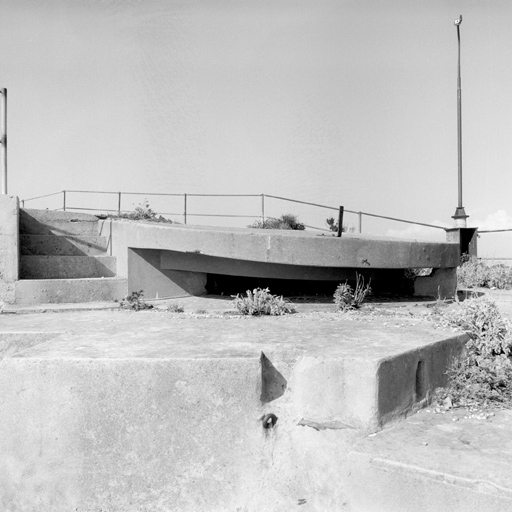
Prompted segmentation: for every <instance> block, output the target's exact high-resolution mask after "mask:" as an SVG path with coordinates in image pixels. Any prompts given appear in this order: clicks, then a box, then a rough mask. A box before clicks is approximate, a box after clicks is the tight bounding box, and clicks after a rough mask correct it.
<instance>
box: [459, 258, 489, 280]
mask: <svg viewBox="0 0 512 512" xmlns="http://www.w3.org/2000/svg"><path fill="white" fill-rule="evenodd" d="M488 271H489V268H488V267H487V266H486V265H485V264H484V263H482V262H481V261H480V260H479V259H478V258H477V257H476V256H471V257H469V258H463V259H462V261H461V264H460V266H459V267H458V268H457V282H458V284H459V285H460V286H464V287H467V288H477V287H480V286H485V285H486V284H487V276H488Z"/></svg>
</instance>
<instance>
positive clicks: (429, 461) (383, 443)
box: [343, 411, 512, 512]
mask: <svg viewBox="0 0 512 512" xmlns="http://www.w3.org/2000/svg"><path fill="white" fill-rule="evenodd" d="M464 416H466V418H465V417H464ZM469 416H470V414H469V413H468V412H467V411H456V412H453V411H452V412H447V413H445V414H433V411H430V413H428V412H426V411H422V412H421V413H419V414H417V415H415V416H411V417H410V418H408V419H407V420H405V421H404V422H402V423H400V424H398V425H395V426H394V427H393V428H391V429H389V430H385V431H382V432H379V433H378V434H376V435H375V436H370V437H366V438H364V439H361V440H359V441H358V442H357V443H355V446H354V449H353V450H352V451H351V452H350V453H349V456H348V467H349V468H350V471H349V472H347V473H346V476H345V478H346V479H345V480H344V482H343V484H344V487H345V489H346V490H347V494H348V501H349V502H350V504H351V510H354V511H364V512H410V511H412V510H418V511H419V510H421V511H422V512H440V511H444V510H449V511H451V512H481V511H482V510H487V511H489V512H490V511H492V512H508V511H510V510H512V485H511V482H510V474H511V472H512V437H511V432H512V412H511V411H501V412H497V413H496V415H495V416H492V417H490V418H488V419H476V418H470V417H469ZM454 420H456V421H454Z"/></svg>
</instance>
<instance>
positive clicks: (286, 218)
mask: <svg viewBox="0 0 512 512" xmlns="http://www.w3.org/2000/svg"><path fill="white" fill-rule="evenodd" d="M247 227H249V228H255V229H295V230H298V231H304V230H305V229H306V226H304V224H302V222H299V220H298V218H297V216H295V215H292V214H291V213H288V214H285V215H281V217H279V218H278V219H276V218H273V217H269V218H268V219H265V220H263V221H262V220H256V221H254V222H253V223H252V224H251V225H250V226H247Z"/></svg>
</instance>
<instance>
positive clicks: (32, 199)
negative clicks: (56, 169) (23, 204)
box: [23, 190, 63, 201]
mask: <svg viewBox="0 0 512 512" xmlns="http://www.w3.org/2000/svg"><path fill="white" fill-rule="evenodd" d="M62 192H63V190H59V192H52V193H51V194H45V195H44V196H37V197H29V198H28V199H23V201H34V199H42V198H43V197H50V196H56V195H57V194H62Z"/></svg>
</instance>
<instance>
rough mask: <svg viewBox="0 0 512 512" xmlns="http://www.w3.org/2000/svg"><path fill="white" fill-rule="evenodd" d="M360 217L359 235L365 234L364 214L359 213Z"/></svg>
mask: <svg viewBox="0 0 512 512" xmlns="http://www.w3.org/2000/svg"><path fill="white" fill-rule="evenodd" d="M358 216H359V233H362V232H363V212H359V213H358Z"/></svg>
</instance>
